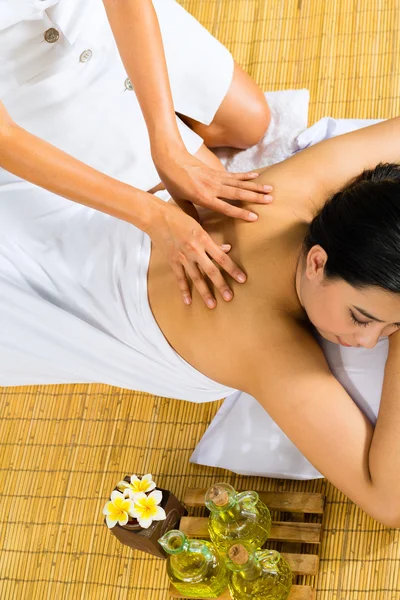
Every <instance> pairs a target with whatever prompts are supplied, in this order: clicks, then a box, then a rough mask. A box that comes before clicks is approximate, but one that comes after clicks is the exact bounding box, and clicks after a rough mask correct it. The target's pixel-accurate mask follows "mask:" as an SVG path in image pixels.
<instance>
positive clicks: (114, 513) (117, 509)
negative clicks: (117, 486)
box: [103, 490, 133, 529]
mask: <svg viewBox="0 0 400 600" xmlns="http://www.w3.org/2000/svg"><path fill="white" fill-rule="evenodd" d="M132 509H133V501H132V500H131V499H130V498H124V496H123V494H121V492H117V490H114V491H113V492H112V494H111V500H110V501H109V502H107V503H106V505H105V507H104V508H103V515H106V523H107V527H109V528H110V529H111V528H112V527H114V526H115V525H116V524H117V523H119V525H126V524H127V522H128V519H129V514H130V513H131V511H132Z"/></svg>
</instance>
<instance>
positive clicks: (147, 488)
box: [117, 473, 156, 500]
mask: <svg viewBox="0 0 400 600" xmlns="http://www.w3.org/2000/svg"><path fill="white" fill-rule="evenodd" d="M155 487H156V484H155V483H154V481H153V476H152V475H150V473H149V474H148V475H143V477H142V479H139V477H137V476H136V475H132V476H131V482H130V483H128V482H127V481H124V480H122V481H120V482H119V483H117V488H118V489H119V490H121V492H123V494H124V497H125V498H131V499H132V500H134V499H135V496H134V494H137V493H138V492H145V493H146V492H151V491H152V490H154V488H155Z"/></svg>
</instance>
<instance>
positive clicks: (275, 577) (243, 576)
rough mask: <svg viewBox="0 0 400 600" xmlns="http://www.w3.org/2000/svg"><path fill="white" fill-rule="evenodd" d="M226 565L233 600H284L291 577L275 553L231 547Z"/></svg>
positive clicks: (290, 585) (288, 569) (236, 545)
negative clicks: (230, 574)
mask: <svg viewBox="0 0 400 600" xmlns="http://www.w3.org/2000/svg"><path fill="white" fill-rule="evenodd" d="M226 564H227V566H228V568H229V569H230V570H231V571H232V577H231V579H230V581H229V591H230V593H231V596H232V598H233V600H250V599H251V600H287V598H288V596H289V594H290V589H291V587H292V582H293V575H292V571H291V569H290V566H289V564H288V563H287V561H286V560H285V559H284V558H283V557H282V556H281V554H280V553H279V552H277V551H276V550H255V549H254V548H253V547H252V546H251V545H250V544H246V543H242V542H240V543H238V544H233V545H232V546H231V547H230V549H229V550H228V556H227V558H226Z"/></svg>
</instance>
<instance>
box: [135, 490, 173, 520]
mask: <svg viewBox="0 0 400 600" xmlns="http://www.w3.org/2000/svg"><path fill="white" fill-rule="evenodd" d="M161 500H162V492H161V491H160V490H154V492H151V494H149V495H148V496H147V495H146V494H145V493H144V492H139V493H138V494H135V500H134V501H133V509H132V510H131V512H130V513H129V514H130V515H131V517H133V518H134V519H137V520H138V521H139V525H140V526H141V527H143V528H144V529H147V528H148V527H150V525H151V524H152V522H153V521H163V520H164V519H165V518H166V517H167V515H166V514H165V510H164V509H163V508H161V506H158V504H160V502H161Z"/></svg>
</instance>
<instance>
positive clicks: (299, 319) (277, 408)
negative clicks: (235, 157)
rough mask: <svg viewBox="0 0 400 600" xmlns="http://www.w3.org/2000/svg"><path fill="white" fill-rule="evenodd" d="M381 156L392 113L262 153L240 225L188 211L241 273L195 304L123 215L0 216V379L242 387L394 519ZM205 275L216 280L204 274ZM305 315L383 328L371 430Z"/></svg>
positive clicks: (399, 372) (396, 306) (391, 219)
mask: <svg viewBox="0 0 400 600" xmlns="http://www.w3.org/2000/svg"><path fill="white" fill-rule="evenodd" d="M212 160H215V157H213V159H212ZM396 162H400V118H397V119H392V120H390V121H386V122H383V123H380V124H378V125H374V126H372V127H368V128H366V129H362V130H359V131H357V132H353V133H350V134H347V135H344V136H341V137H338V138H334V139H331V140H328V141H325V142H322V143H320V144H318V145H316V146H313V147H311V148H309V149H307V150H304V151H303V152H301V153H298V154H297V155H295V156H293V157H292V158H290V159H288V160H286V161H284V162H282V163H279V164H277V165H274V166H272V167H269V168H268V169H266V170H265V171H264V172H263V173H262V175H260V177H259V182H260V183H264V182H265V183H268V184H271V185H273V188H274V201H273V203H272V205H271V206H268V207H266V206H265V207H263V206H260V205H257V212H258V214H259V219H258V221H257V222H256V223H246V222H244V221H243V222H242V221H239V220H237V219H230V218H228V217H226V216H224V215H219V214H215V213H213V214H207V215H205V216H204V222H203V224H204V227H205V229H206V231H208V232H209V233H210V234H211V235H212V237H213V239H214V240H215V241H216V242H217V243H218V244H221V245H222V244H225V243H229V244H231V245H232V251H231V258H232V259H233V261H235V262H236V263H237V264H239V265H240V266H241V267H242V268H243V269H244V270H245V271H246V273H247V276H248V282H247V284H246V285H245V286H240V284H236V283H235V282H234V281H233V279H232V280H231V281H230V283H231V285H232V287H233V290H234V293H235V298H234V299H233V301H232V302H228V303H226V302H223V301H220V302H219V303H218V306H217V308H216V309H215V310H212V311H210V310H209V309H208V308H207V307H206V305H205V303H204V302H203V300H202V299H201V297H200V295H199V292H198V291H197V290H196V289H193V302H192V304H191V305H190V306H185V305H184V304H183V303H182V298H181V294H180V292H179V289H178V288H177V286H176V280H175V275H174V273H173V271H172V270H171V269H170V268H169V266H168V262H167V259H166V258H165V256H164V255H162V254H161V252H160V251H159V250H158V249H157V248H153V250H152V251H151V243H150V238H149V237H148V236H146V235H145V234H144V233H143V232H141V231H140V230H139V229H136V228H135V227H133V226H132V225H130V224H128V223H126V222H123V221H119V220H116V219H113V218H111V217H108V216H107V215H104V214H103V213H97V212H95V211H92V210H91V209H85V210H87V213H84V212H82V210H83V209H82V210H80V211H79V213H78V214H77V215H75V216H73V215H72V216H70V217H69V221H68V223H66V221H65V215H61V217H60V218H57V217H53V216H52V215H51V214H49V213H46V214H45V215H43V217H42V218H41V221H40V223H38V222H37V221H35V222H34V223H32V227H29V226H28V225H25V226H24V229H23V230H22V229H21V230H19V231H18V232H17V233H14V232H13V231H10V233H9V234H8V235H6V236H5V237H4V238H3V239H2V240H0V314H1V322H2V325H1V328H0V385H21V384H26V383H57V382H63V383H65V382H82V381H99V382H105V383H111V384H114V385H120V386H122V387H130V388H132V389H136V390H144V391H147V392H150V393H153V394H157V395H162V396H169V397H172V398H181V399H187V400H192V401H196V402H202V401H208V400H216V399H218V398H221V397H223V396H226V395H228V394H229V393H230V392H231V391H232V389H239V390H243V391H245V392H248V393H249V394H251V395H252V396H254V397H255V398H256V399H257V400H258V401H259V402H260V403H261V404H262V406H263V407H264V408H265V410H266V411H267V412H268V413H269V414H270V416H271V417H272V418H273V419H274V420H275V421H276V423H277V424H278V425H279V426H280V427H281V428H282V429H283V431H284V432H285V433H286V434H287V435H288V436H289V437H290V439H291V440H292V441H293V442H294V444H295V445H296V446H297V447H298V448H299V450H300V451H301V452H302V453H303V454H304V455H305V456H306V457H307V458H308V460H309V461H310V462H311V463H312V464H313V465H314V466H315V467H316V468H317V469H318V470H319V471H320V472H321V473H322V474H323V475H324V476H325V477H326V478H327V479H329V480H330V481H331V482H332V483H333V484H334V485H335V486H336V487H338V488H339V489H340V490H341V491H342V492H343V493H344V494H346V495H347V496H348V497H349V498H350V499H351V500H352V501H353V502H355V503H356V504H357V505H359V506H360V507H361V508H362V509H363V510H364V511H366V512H367V513H368V514H369V515H371V516H372V517H374V518H375V519H377V520H378V521H380V522H381V523H384V524H385V525H388V526H392V527H400V478H399V476H398V475H399V472H400V333H397V334H396V331H397V328H398V323H400V294H399V293H400V250H399V249H400V167H399V166H397V165H396V164H395V163H396ZM380 163H388V164H384V165H383V166H382V165H380ZM366 169H367V171H365V170H366ZM360 174H361V175H360ZM338 190H339V191H338ZM66 202H67V201H66ZM250 207H251V205H250ZM227 260H229V259H228V257H227ZM214 268H215V269H216V268H217V267H214ZM207 274H208V276H209V277H210V278H211V279H212V280H213V281H215V280H216V275H217V278H218V277H220V284H219V285H218V286H217V287H219V288H220V289H219V291H220V292H221V293H222V292H223V291H224V286H226V284H225V283H224V280H223V277H222V274H218V273H215V272H214V273H212V272H208V273H207ZM191 277H192V279H196V273H191ZM198 277H199V279H201V278H200V273H199V274H198ZM203 283H204V286H205V287H204V290H203V293H204V295H205V296H206V295H207V293H210V292H208V289H207V287H206V283H205V282H203ZM200 291H201V290H200ZM217 296H218V294H217ZM150 307H151V310H150ZM154 319H155V320H154ZM313 327H314V328H315V329H316V330H317V331H318V332H319V333H320V334H321V335H322V336H323V337H324V338H326V339H328V340H331V341H332V342H334V343H337V344H343V345H345V346H348V345H349V346H360V345H361V346H365V347H368V348H372V347H373V346H374V345H375V344H376V343H377V340H378V339H379V338H380V337H381V336H390V350H389V358H388V361H387V365H386V371H385V382H384V387H383V394H382V400H381V406H380V411H379V415H378V420H377V423H376V427H375V429H374V428H373V426H372V425H371V423H370V422H369V420H368V419H367V417H366V416H365V415H364V414H363V413H362V412H361V411H360V410H359V408H358V407H357V405H356V404H355V403H354V402H353V400H352V399H351V398H350V396H349V395H348V394H347V393H346V391H345V390H344V389H343V388H342V386H341V385H340V384H339V383H338V381H337V380H336V379H335V378H334V377H333V375H332V374H331V372H330V370H329V368H328V366H327V363H326V360H325V358H324V354H323V352H322V350H321V348H320V347H319V345H318V344H317V342H316V341H315V339H314V336H313ZM217 382H218V383H217Z"/></svg>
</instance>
